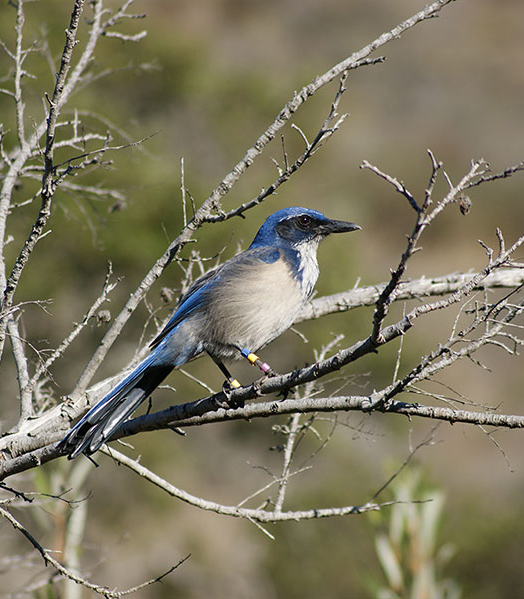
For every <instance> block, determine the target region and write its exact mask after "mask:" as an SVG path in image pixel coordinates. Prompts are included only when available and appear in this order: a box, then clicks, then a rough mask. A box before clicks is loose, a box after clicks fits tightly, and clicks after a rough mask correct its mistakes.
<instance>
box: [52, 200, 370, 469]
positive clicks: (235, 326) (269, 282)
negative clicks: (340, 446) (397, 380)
mask: <svg viewBox="0 0 524 599" xmlns="http://www.w3.org/2000/svg"><path fill="white" fill-rule="evenodd" d="M357 229H360V227H359V226H358V225H356V224H354V223H350V222H345V221H340V220H331V219H329V218H327V217H326V216H324V215H323V214H322V213H321V212H318V211H316V210H310V209H307V208H297V207H293V208H284V209H282V210H279V211H278V212H275V213H274V214H272V215H271V216H269V217H268V218H267V219H266V221H265V222H264V223H263V225H262V227H261V228H260V229H259V231H258V233H257V234H256V236H255V239H254V240H253V243H252V244H251V245H250V246H249V248H248V249H247V250H245V251H244V252H240V253H239V254H237V255H236V256H234V257H233V258H231V260H228V261H227V262H225V263H224V264H222V265H220V266H218V267H217V268H215V269H213V270H210V271H209V272H207V273H205V274H204V275H203V276H201V277H200V278H199V279H198V280H197V281H196V282H195V283H194V284H193V285H192V286H191V287H190V288H189V290H188V292H187V293H186V294H185V295H184V296H183V297H182V298H181V299H180V301H179V304H178V307H177V309H176V310H175V312H174V313H173V315H172V316H171V318H170V320H169V321H168V323H167V324H166V326H165V327H164V329H163V330H162V331H161V333H160V334H159V335H158V336H157V337H156V339H154V340H153V342H152V343H151V350H152V351H151V353H150V354H149V355H148V356H147V357H146V358H145V359H144V360H142V362H140V364H138V366H137V367H136V368H135V369H134V370H133V371H132V372H131V374H129V375H128V376H126V377H125V378H124V379H123V380H122V381H121V382H120V383H119V384H118V385H116V386H115V387H114V388H113V389H112V390H111V391H110V392H109V393H108V394H107V395H106V396H105V397H103V398H102V399H101V400H100V401H99V402H98V403H97V404H96V405H95V406H93V407H92V408H91V409H90V410H89V411H88V412H87V414H86V415H85V416H84V417H83V418H82V419H81V420H80V421H79V422H78V423H77V424H76V425H75V426H74V427H73V428H72V430H71V431H70V432H69V434H68V435H67V436H66V437H64V439H62V441H60V443H59V444H58V448H59V449H60V450H61V451H62V452H63V453H67V454H68V457H69V459H72V458H74V457H76V456H77V455H79V454H80V453H82V452H83V453H85V454H86V455H90V454H92V453H93V452H95V451H97V449H99V448H100V447H101V445H102V444H103V443H105V442H106V441H107V440H108V439H109V438H110V437H111V435H112V434H113V433H114V432H115V431H116V429H117V428H118V427H119V426H120V425H121V424H122V423H123V422H124V421H125V420H126V419H127V418H128V417H129V416H130V415H131V414H132V413H133V412H134V411H135V410H136V408H137V407H138V406H139V405H140V404H141V403H142V402H143V401H144V400H146V399H147V398H148V397H149V396H150V395H151V393H152V392H153V391H154V390H155V389H156V388H157V387H158V385H160V383H161V382H162V381H163V380H164V379H165V378H166V376H167V375H168V374H169V373H170V372H171V371H172V370H173V369H174V368H177V367H179V366H182V365H183V364H185V363H186V362H188V361H189V360H191V359H192V358H195V357H196V356H198V355H199V354H201V353H203V352H206V353H207V354H208V355H209V356H210V357H211V358H212V359H213V361H214V362H215V363H216V364H217V366H218V367H219V368H220V370H221V371H222V372H223V373H224V375H225V376H226V377H227V381H228V384H229V386H230V387H233V388H236V387H240V383H238V381H237V380H236V379H234V378H233V377H232V376H231V375H230V373H229V371H228V370H227V368H226V367H225V366H224V363H223V360H229V359H233V360H234V359H240V358H242V357H244V358H246V359H247V360H249V362H251V364H253V365H255V364H256V365H257V366H258V367H259V368H260V369H261V370H262V372H264V373H269V374H271V368H270V367H269V365H268V364H266V363H265V362H262V360H260V358H259V357H258V356H257V355H256V354H255V353H254V352H256V351H258V350H259V349H260V348H262V347H264V346H265V345H267V344H268V343H270V342H271V341H273V339H276V338H277V337H278V336H279V335H281V334H282V333H283V332H284V331H285V330H287V329H288V328H289V327H290V326H291V325H292V324H293V321H294V320H295V318H296V317H297V315H298V313H299V312H300V309H301V308H302V306H303V305H304V303H305V302H306V300H307V299H308V298H309V296H310V295H311V292H312V291H313V287H314V285H315V283H316V281H317V278H318V273H319V271H318V263H317V248H318V244H319V242H320V241H321V240H322V239H323V238H324V237H326V236H327V235H329V234H330V233H343V232H346V231H355V230H357Z"/></svg>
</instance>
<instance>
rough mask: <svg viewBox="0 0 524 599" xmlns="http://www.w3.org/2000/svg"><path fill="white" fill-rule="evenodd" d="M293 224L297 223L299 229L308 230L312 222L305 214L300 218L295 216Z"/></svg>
mask: <svg viewBox="0 0 524 599" xmlns="http://www.w3.org/2000/svg"><path fill="white" fill-rule="evenodd" d="M295 222H296V223H297V225H298V227H299V228H300V229H309V227H310V226H311V223H312V222H313V219H312V218H311V216H308V215H307V214H301V215H300V216H297V218H296V221H295Z"/></svg>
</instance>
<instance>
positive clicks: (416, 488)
mask: <svg viewBox="0 0 524 599" xmlns="http://www.w3.org/2000/svg"><path fill="white" fill-rule="evenodd" d="M390 493H391V495H392V499H393V500H394V501H396V502H397V503H395V504H394V505H393V506H392V507H391V509H389V510H383V511H381V512H379V513H378V514H371V515H370V518H371V519H372V520H373V521H374V526H375V528H377V530H380V532H377V533H376V535H375V551H376V554H377V558H378V560H379V562H380V565H381V567H382V570H383V572H384V575H385V578H386V583H387V585H386V586H383V587H379V588H373V594H374V596H375V598H376V599H459V597H460V596H461V591H460V586H459V585H458V583H457V582H456V581H455V580H452V579H450V578H443V574H442V570H443V568H444V566H445V565H446V564H447V563H448V562H449V561H450V560H451V558H452V557H453V554H454V547H453V546H452V545H450V544H449V543H445V544H443V545H439V543H438V531H439V527H440V524H441V519H442V510H443V508H444V501H445V500H444V493H443V492H442V491H440V490H438V489H436V488H433V487H431V486H429V485H428V484H427V483H425V481H424V480H423V476H422V471H421V470H420V469H415V468H410V469H407V470H404V471H403V472H402V473H401V474H400V475H399V476H398V477H397V478H396V479H395V480H394V481H393V483H392V484H391V486H390ZM370 586H371V585H370ZM372 586H373V587H376V585H375V584H373V585H372Z"/></svg>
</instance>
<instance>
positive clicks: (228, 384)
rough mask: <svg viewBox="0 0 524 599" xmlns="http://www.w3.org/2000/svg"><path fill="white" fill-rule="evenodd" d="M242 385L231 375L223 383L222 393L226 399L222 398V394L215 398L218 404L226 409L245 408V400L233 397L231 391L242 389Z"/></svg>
mask: <svg viewBox="0 0 524 599" xmlns="http://www.w3.org/2000/svg"><path fill="white" fill-rule="evenodd" d="M241 386H242V385H241V384H240V383H239V382H238V381H237V379H235V378H233V377H231V378H228V379H227V380H225V381H224V384H223V385H222V394H221V395H223V396H224V400H222V399H221V397H220V395H219V396H218V397H217V398H215V402H216V404H217V405H218V406H219V407H220V408H224V410H228V409H229V410H231V409H234V408H243V407H244V400H238V399H232V397H231V393H232V392H233V391H234V390H235V389H240V387H241Z"/></svg>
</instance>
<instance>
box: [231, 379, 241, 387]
mask: <svg viewBox="0 0 524 599" xmlns="http://www.w3.org/2000/svg"><path fill="white" fill-rule="evenodd" d="M229 384H230V385H231V386H232V387H234V388H235V389H239V388H240V387H242V385H241V384H240V383H239V382H238V381H237V380H236V379H231V380H230V381H229Z"/></svg>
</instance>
